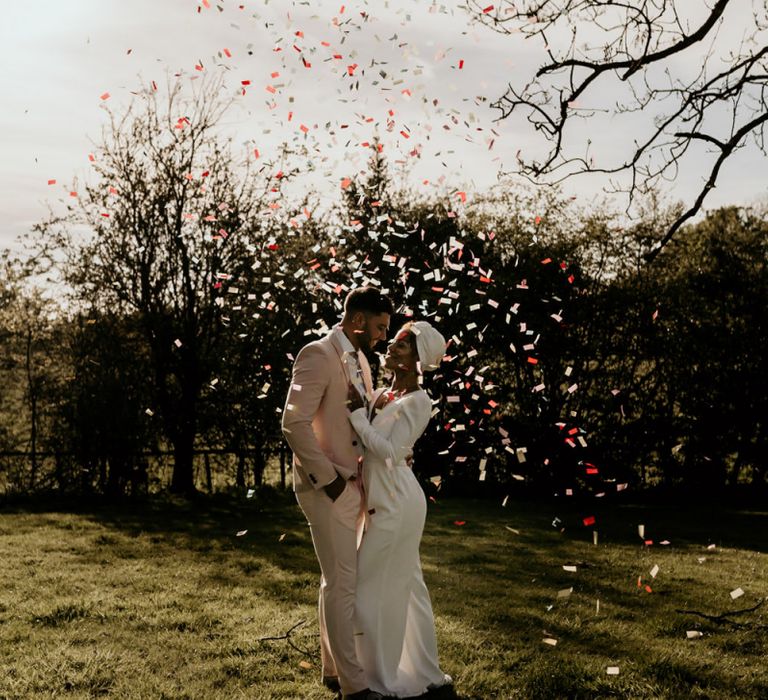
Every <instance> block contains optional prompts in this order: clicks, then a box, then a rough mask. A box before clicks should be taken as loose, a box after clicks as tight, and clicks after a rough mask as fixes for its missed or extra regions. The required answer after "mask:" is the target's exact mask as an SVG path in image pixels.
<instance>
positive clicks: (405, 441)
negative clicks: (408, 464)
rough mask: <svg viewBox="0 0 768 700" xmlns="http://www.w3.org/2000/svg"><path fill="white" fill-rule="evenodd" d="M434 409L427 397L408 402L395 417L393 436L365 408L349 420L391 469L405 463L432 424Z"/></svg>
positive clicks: (372, 450) (415, 398)
mask: <svg viewBox="0 0 768 700" xmlns="http://www.w3.org/2000/svg"><path fill="white" fill-rule="evenodd" d="M431 408H432V405H431V403H430V401H429V399H428V398H427V397H426V395H422V396H419V397H414V400H410V401H404V402H403V405H402V406H400V407H399V408H398V413H397V414H396V415H395V423H394V425H393V426H392V432H391V433H390V435H389V437H385V436H384V435H382V434H381V433H380V432H379V431H378V430H376V428H374V427H373V426H372V425H371V424H370V423H369V422H368V417H367V416H366V412H365V409H364V408H360V409H357V410H356V411H353V412H352V413H350V414H349V420H350V422H351V423H352V427H353V428H354V429H355V431H357V434H358V435H359V436H360V439H361V440H362V441H363V444H364V445H365V447H366V448H367V449H368V450H370V451H371V452H372V453H373V454H374V455H376V457H378V458H379V459H381V460H382V461H383V462H385V463H386V464H387V465H388V466H393V465H395V464H399V463H400V462H402V461H403V460H404V459H405V457H406V456H407V455H408V454H409V453H410V452H411V450H412V448H413V444H414V443H415V442H416V440H418V439H419V437H420V436H421V434H422V433H423V432H424V429H425V428H426V427H427V424H428V423H429V417H430V412H431Z"/></svg>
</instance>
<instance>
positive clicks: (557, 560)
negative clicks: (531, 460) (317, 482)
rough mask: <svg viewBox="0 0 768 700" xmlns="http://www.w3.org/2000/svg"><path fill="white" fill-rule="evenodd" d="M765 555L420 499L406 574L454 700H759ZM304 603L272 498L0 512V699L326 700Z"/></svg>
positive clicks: (279, 498) (700, 530)
mask: <svg viewBox="0 0 768 700" xmlns="http://www.w3.org/2000/svg"><path fill="white" fill-rule="evenodd" d="M597 505H599V509H597V510H594V509H595V508H596V506H597ZM591 515H593V516H595V518H596V522H595V524H594V525H587V526H585V525H584V522H583V519H584V518H586V517H588V516H591ZM555 518H558V520H555ZM553 523H554V525H553ZM639 525H644V526H645V532H644V535H645V538H644V539H641V538H640V537H639V535H638V526H639ZM244 530H247V532H246V533H245V534H240V535H239V536H238V533H242V531H244ZM594 530H596V531H597V532H598V540H597V544H594V540H593V531H594ZM665 541H668V542H669V544H662V542H665ZM651 542H652V544H651ZM766 545H768V513H767V512H755V511H745V510H735V509H728V508H726V507H713V506H705V505H701V504H695V503H686V504H680V505H677V506H674V507H673V506H668V505H666V506H662V505H636V504H631V503H628V502H625V503H621V502H619V501H613V502H607V501H606V502H603V501H602V500H601V501H599V502H595V501H592V502H589V503H586V502H585V503H575V502H571V501H550V502H545V503H522V502H513V501H510V502H509V503H508V504H507V505H506V507H502V505H501V502H500V500H499V502H480V501H469V500H455V499H445V500H438V502H437V503H434V504H430V510H429V515H428V522H427V531H426V533H425V538H424V542H423V546H422V557H423V561H424V570H425V576H426V579H427V584H428V585H429V587H430V590H431V593H432V598H433V603H434V608H435V612H436V618H437V627H438V640H439V643H440V651H441V661H442V666H443V668H444V670H445V671H446V672H448V673H450V674H451V675H452V676H453V677H454V679H455V682H456V691H457V694H458V697H460V698H466V699H469V698H477V699H480V698H482V699H490V698H505V699H506V698H525V699H528V698H609V697H610V698H739V699H741V698H768V664H766V662H765V659H766V658H767V655H768V634H766V633H767V632H768V614H766V613H767V611H768V605H766V606H762V601H763V599H765V598H766V597H768V554H766V553H765V552H766V551H768V550H767V549H766ZM563 567H569V568H572V567H575V571H574V570H568V569H564V568H563ZM655 567H658V570H657V571H656V570H655ZM652 571H653V572H654V573H655V574H656V575H655V577H654V576H652ZM317 582H318V570H317V565H316V563H315V560H314V556H313V553H312V549H311V543H310V540H309V534H308V531H307V528H306V524H305V523H304V522H303V520H302V518H301V514H300V512H299V511H298V508H297V507H296V506H295V502H294V501H293V499H292V497H291V496H290V495H289V494H284V493H278V492H277V491H274V490H271V489H267V490H265V491H263V492H261V493H258V494H257V495H256V497H255V498H252V499H246V498H244V497H243V498H234V497H224V496H221V497H205V498H203V497H201V498H200V499H198V500H195V501H192V502H186V501H176V500H173V499H165V498H158V499H154V500H148V501H144V502H138V503H124V504H120V505H110V504H99V503H90V504H79V505H73V504H72V503H69V504H61V503H59V504H57V503H55V502H50V501H48V502H45V503H27V504H25V505H24V506H19V505H17V506H13V507H6V508H5V510H4V512H3V514H2V515H0V669H2V670H0V698H3V699H7V700H11V699H14V700H15V699H17V698H52V697H57V698H91V697H114V698H152V699H155V698H190V699H195V700H198V699H206V700H208V699H212V698H221V699H225V698H226V699H232V698H254V699H255V698H265V699H266V698H301V699H312V698H318V699H322V698H327V699H328V700H331V698H332V695H331V694H330V693H329V692H328V691H326V690H325V689H324V688H323V687H322V686H321V685H320V683H319V670H318V639H317V625H316V619H315V602H316V595H317ZM646 587H647V588H646ZM739 588H740V589H742V590H743V595H740V596H739V595H738V594H737V593H734V594H733V595H734V596H737V597H735V598H732V595H731V592H732V591H737V589H739ZM571 589H572V591H571ZM751 608H754V609H753V610H750V609H751ZM740 611H741V612H740ZM729 612H733V613H735V614H733V615H723V613H729ZM696 613H701V615H697V614H696ZM704 616H709V617H704ZM291 628H294V629H293V631H292V632H291V633H290V635H289V638H288V639H263V638H265V637H281V636H285V635H286V633H288V631H289V630H291ZM689 637H690V638H689ZM547 640H548V641H547ZM609 668H610V670H611V671H612V672H611V673H609V672H608V671H609ZM616 671H617V673H616Z"/></svg>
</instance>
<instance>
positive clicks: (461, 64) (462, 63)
mask: <svg viewBox="0 0 768 700" xmlns="http://www.w3.org/2000/svg"><path fill="white" fill-rule="evenodd" d="M462 68H464V59H463V58H462V59H461V60H460V61H459V70H461V69H462Z"/></svg>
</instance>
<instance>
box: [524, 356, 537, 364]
mask: <svg viewBox="0 0 768 700" xmlns="http://www.w3.org/2000/svg"><path fill="white" fill-rule="evenodd" d="M527 359H528V362H529V363H530V364H532V365H538V364H539V361H538V360H537V359H536V358H535V357H529V358H527Z"/></svg>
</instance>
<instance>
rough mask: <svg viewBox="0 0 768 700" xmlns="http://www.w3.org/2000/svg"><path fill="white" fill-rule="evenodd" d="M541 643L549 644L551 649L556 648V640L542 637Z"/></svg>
mask: <svg viewBox="0 0 768 700" xmlns="http://www.w3.org/2000/svg"><path fill="white" fill-rule="evenodd" d="M541 641H542V642H544V644H549V646H551V647H554V646H557V640H556V639H553V638H552V637H544V639H542V640H541Z"/></svg>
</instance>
